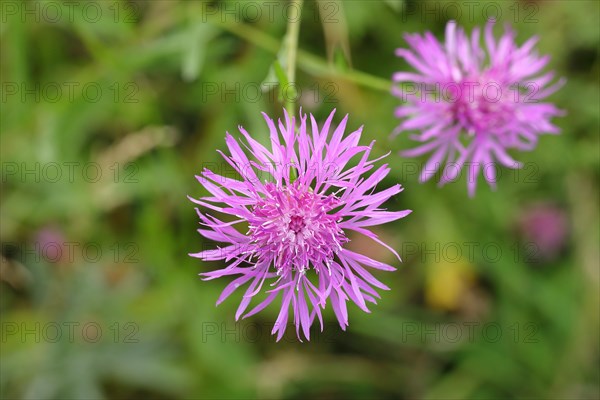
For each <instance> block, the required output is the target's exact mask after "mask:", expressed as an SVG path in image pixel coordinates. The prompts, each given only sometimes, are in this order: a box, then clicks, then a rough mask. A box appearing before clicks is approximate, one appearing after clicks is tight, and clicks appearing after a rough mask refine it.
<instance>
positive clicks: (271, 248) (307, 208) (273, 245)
mask: <svg viewBox="0 0 600 400" xmlns="http://www.w3.org/2000/svg"><path fill="white" fill-rule="evenodd" d="M265 188H266V189H267V193H266V195H265V197H263V198H261V199H260V200H258V201H257V203H256V204H255V206H254V207H253V209H252V211H251V212H252V217H251V218H249V232H248V233H249V235H250V237H251V242H252V245H253V246H254V251H255V252H256V254H257V256H258V257H259V260H260V261H265V260H268V261H270V262H273V264H274V266H275V268H276V269H277V273H278V274H287V273H289V272H291V271H294V270H297V271H300V272H302V273H303V272H304V271H305V270H306V269H307V268H309V267H311V266H312V267H313V268H315V269H316V270H317V271H319V270H321V269H322V268H328V267H329V265H330V263H331V261H332V260H333V258H334V256H335V254H336V253H337V252H338V251H339V250H340V249H341V246H342V245H343V244H344V243H346V242H348V239H347V238H346V236H345V234H344V232H343V231H342V229H341V228H340V227H339V226H338V222H339V221H340V217H339V216H338V215H337V214H336V213H335V212H334V209H335V208H336V207H337V206H338V205H339V203H340V200H339V199H338V198H337V197H335V196H333V195H329V196H326V195H321V194H316V193H313V192H312V190H310V189H309V188H304V187H302V186H301V185H300V184H299V183H298V182H295V183H294V184H292V185H290V186H287V187H284V188H281V187H277V186H276V185H275V184H273V183H268V184H266V185H265Z"/></svg>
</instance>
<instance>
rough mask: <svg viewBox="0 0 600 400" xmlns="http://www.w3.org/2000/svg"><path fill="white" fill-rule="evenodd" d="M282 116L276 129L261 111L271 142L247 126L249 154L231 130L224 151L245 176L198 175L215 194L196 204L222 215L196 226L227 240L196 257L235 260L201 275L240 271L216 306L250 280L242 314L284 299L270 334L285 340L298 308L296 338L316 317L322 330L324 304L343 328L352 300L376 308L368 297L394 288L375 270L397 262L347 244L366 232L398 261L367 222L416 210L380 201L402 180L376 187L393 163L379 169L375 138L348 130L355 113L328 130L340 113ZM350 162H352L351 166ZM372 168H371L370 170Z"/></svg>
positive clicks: (203, 217) (202, 217) (204, 219)
mask: <svg viewBox="0 0 600 400" xmlns="http://www.w3.org/2000/svg"><path fill="white" fill-rule="evenodd" d="M284 113H285V118H284V121H283V122H282V121H281V120H279V121H278V124H277V125H276V124H275V122H274V121H273V120H271V119H270V118H269V117H268V116H267V115H266V114H263V115H264V118H265V120H266V122H267V125H268V128H269V131H270V142H271V143H270V146H269V148H267V147H265V146H263V145H261V144H260V143H258V142H257V141H256V140H255V139H254V138H252V136H251V135H250V134H249V133H248V132H246V130H245V129H244V128H242V127H239V129H240V132H241V134H242V135H243V136H244V138H245V139H246V142H247V144H246V145H244V147H245V151H244V150H243V149H242V146H240V143H238V141H237V140H236V139H235V138H234V137H233V136H231V135H230V134H227V137H226V143H227V146H228V148H229V152H230V155H225V154H222V153H221V154H222V155H223V157H224V159H225V160H226V162H227V163H228V164H229V165H230V166H231V167H232V168H233V169H234V170H235V171H236V172H237V174H238V175H239V177H240V179H233V178H231V177H225V176H221V175H218V174H216V173H214V172H212V171H210V170H208V169H205V170H204V171H203V172H202V174H201V176H198V177H197V178H198V180H199V181H200V183H201V184H202V185H203V186H204V187H205V188H206V189H207V190H208V191H209V192H210V193H211V196H209V197H202V198H200V199H193V198H191V197H190V200H192V201H193V202H195V203H197V204H199V205H201V206H203V207H206V208H208V209H209V210H213V211H217V212H218V213H220V214H222V215H223V217H217V216H214V215H212V214H208V213H203V212H201V211H200V210H197V211H198V216H199V217H200V221H201V224H202V225H203V228H201V229H199V230H198V231H199V232H200V234H202V235H203V236H204V237H206V238H208V239H212V240H214V241H217V242H222V243H224V244H225V245H224V246H223V247H218V248H216V249H212V250H205V251H201V252H200V253H196V254H190V255H191V256H193V257H198V258H200V259H202V260H225V262H227V263H228V265H227V267H226V268H224V269H219V270H216V271H211V272H207V273H203V274H201V275H202V276H203V277H204V279H207V280H208V279H214V278H219V277H222V276H227V275H238V276H237V277H236V279H234V280H233V281H232V282H231V283H230V284H229V285H228V286H227V287H226V288H225V290H224V291H223V293H222V294H221V296H220V298H219V299H218V301H217V304H219V303H221V302H222V301H223V300H224V299H225V298H227V297H228V296H229V295H231V293H233V291H234V290H235V289H237V288H238V287H240V286H242V285H244V284H247V283H248V284H249V285H248V288H247V289H246V292H245V293H244V295H243V297H242V301H241V303H240V305H239V308H238V310H237V313H236V319H239V318H240V317H241V316H242V315H244V317H247V316H250V315H253V314H255V313H257V312H259V311H260V310H262V309H264V308H265V307H266V306H267V305H269V304H270V303H271V302H273V301H274V300H275V298H277V297H278V296H279V295H281V299H282V300H281V311H280V312H279V317H278V318H277V321H276V322H275V325H274V327H273V334H275V333H277V340H279V339H281V337H282V336H283V334H284V332H285V329H286V324H287V321H288V314H289V311H290V307H291V310H292V314H293V318H294V324H295V326H296V333H297V335H298V338H300V330H302V332H303V335H304V336H305V337H306V338H307V339H309V338H310V335H309V329H310V326H311V325H312V323H313V321H314V318H315V317H317V318H318V319H319V321H320V323H321V329H323V318H322V314H321V309H324V308H325V305H326V303H327V301H328V299H329V301H330V302H331V305H332V307H333V310H334V313H335V315H336V317H337V319H338V321H339V323H340V326H341V327H342V329H345V327H346V326H347V325H348V312H347V308H346V302H347V301H348V300H352V301H353V302H354V303H356V304H357V305H358V306H359V307H360V308H361V309H363V310H364V311H366V312H369V309H368V308H367V305H366V303H369V302H370V303H376V301H375V298H379V295H378V293H377V292H376V291H375V289H374V288H379V289H385V290H387V289H388V287H386V286H385V285H384V284H383V283H381V282H379V281H378V280H377V279H375V277H373V275H371V273H370V272H369V269H370V268H373V269H379V270H386V271H392V270H394V269H395V268H393V267H392V266H390V265H387V264H384V263H382V262H379V261H376V260H373V259H371V258H369V257H367V256H365V255H362V254H358V253H355V252H353V251H351V250H350V249H348V248H347V246H346V244H347V243H348V242H349V241H350V238H349V237H348V233H349V232H351V231H353V232H354V233H356V234H360V235H365V236H366V237H368V238H370V239H372V240H374V241H375V242H377V243H379V244H380V245H382V246H384V247H386V248H388V249H389V250H390V251H391V252H392V253H393V254H394V255H395V256H396V257H398V259H399V256H398V254H397V253H396V252H395V251H394V250H393V249H392V248H391V247H389V246H388V245H386V244H385V243H383V242H382V241H381V240H380V239H379V238H378V237H377V235H375V234H374V233H372V232H371V231H370V230H369V229H368V227H370V226H374V225H379V224H383V223H386V222H390V221H395V220H397V219H400V218H403V217H404V216H406V215H408V214H409V213H410V210H404V211H395V212H393V211H386V210H385V209H383V208H382V207H381V206H382V204H383V203H384V202H385V201H387V200H388V199H390V198H391V197H392V196H394V195H396V194H398V193H400V192H401V191H402V187H401V186H400V185H399V184H396V185H394V186H392V187H390V188H388V189H385V190H383V191H380V192H375V189H376V186H377V185H378V184H379V183H380V182H381V181H382V180H383V179H384V177H385V176H386V175H387V174H388V172H389V168H388V167H387V165H382V166H380V167H379V168H376V169H375V167H374V163H375V162H376V161H378V159H376V160H369V156H370V153H371V150H372V148H373V143H371V144H370V145H369V146H360V145H359V144H358V142H359V139H360V135H361V131H362V128H360V129H358V130H357V131H355V132H352V133H351V134H349V135H347V136H345V134H344V133H345V129H346V122H347V119H348V116H346V117H345V118H344V119H343V120H342V121H341V123H340V124H339V125H338V126H337V128H336V129H335V130H334V131H333V134H330V127H331V124H332V119H333V116H334V113H335V110H334V111H333V112H332V113H331V114H330V115H329V117H328V118H327V120H326V121H325V123H324V124H323V126H322V127H321V128H319V126H318V124H317V122H316V120H315V119H314V117H313V116H312V115H310V121H307V116H306V114H304V115H302V113H301V114H300V119H299V120H297V119H296V118H295V117H290V116H289V115H288V114H287V113H286V112H285V110H284ZM351 161H354V162H352V165H353V166H349V165H350V164H351ZM371 170H374V172H372V173H371V174H370V175H368V176H365V175H366V173H367V172H369V171H371ZM238 227H239V228H238ZM244 231H245V232H244ZM265 281H267V282H269V287H268V288H267V289H265V290H264V292H265V293H264V294H262V299H261V300H262V301H260V303H259V304H258V305H256V306H255V307H254V308H253V309H252V310H251V311H249V312H246V313H245V314H244V312H245V311H246V309H247V308H248V306H249V304H250V302H251V300H252V298H253V297H254V296H255V295H258V293H260V292H261V291H263V289H262V288H263V283H264V282H265Z"/></svg>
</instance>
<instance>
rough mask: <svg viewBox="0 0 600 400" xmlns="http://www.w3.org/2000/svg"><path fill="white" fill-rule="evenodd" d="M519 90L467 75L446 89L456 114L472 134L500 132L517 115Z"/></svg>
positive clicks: (491, 80)
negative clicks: (515, 109) (515, 106)
mask: <svg viewBox="0 0 600 400" xmlns="http://www.w3.org/2000/svg"><path fill="white" fill-rule="evenodd" d="M515 95H518V93H516V92H514V91H512V90H510V88H508V87H506V85H502V84H500V83H499V82H498V81H496V80H493V79H487V78H480V79H469V78H466V79H464V80H463V81H462V82H460V84H458V85H453V86H452V89H450V90H448V91H447V97H448V99H449V101H450V102H452V103H453V104H452V108H451V110H452V113H453V115H454V118H455V119H456V120H457V121H458V122H459V123H460V124H461V125H462V126H463V128H464V129H465V130H466V131H467V132H468V133H469V134H470V135H485V134H490V133H492V134H493V133H497V134H499V133H500V132H501V131H502V130H503V129H504V128H505V127H506V126H507V125H508V124H509V123H510V121H511V120H512V119H513V118H514V106H513V101H512V99H513V97H514V96H515Z"/></svg>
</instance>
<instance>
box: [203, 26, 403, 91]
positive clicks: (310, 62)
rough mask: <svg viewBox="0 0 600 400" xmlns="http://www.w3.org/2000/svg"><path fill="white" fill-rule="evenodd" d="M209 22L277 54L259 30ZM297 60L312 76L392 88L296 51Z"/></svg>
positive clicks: (272, 40) (272, 41)
mask: <svg viewBox="0 0 600 400" xmlns="http://www.w3.org/2000/svg"><path fill="white" fill-rule="evenodd" d="M209 21H211V22H212V23H214V24H215V25H217V26H219V27H220V28H222V29H224V30H226V31H228V32H231V33H233V34H234V35H237V36H239V37H240V38H242V39H245V40H247V41H248V42H250V43H252V44H254V45H255V46H257V47H260V48H263V49H265V50H267V51H269V52H271V53H274V54H277V52H278V51H279V47H280V43H279V42H278V41H277V39H275V38H273V37H272V36H270V35H268V34H266V33H264V32H263V31H261V30H260V29H256V28H253V27H252V26H250V25H247V24H240V23H230V22H221V21H220V20H218V19H215V18H212V19H209ZM297 59H298V67H299V68H301V69H302V70H303V71H305V72H306V73H309V74H311V75H314V76H320V77H336V78H341V79H345V80H347V81H349V82H353V83H356V84H358V85H361V86H365V87H369V88H371V89H374V90H379V91H382V92H386V93H389V92H390V89H391V87H392V82H391V81H389V80H387V79H383V78H379V77H377V76H373V75H370V74H367V73H366V72H361V71H356V70H353V71H346V72H343V71H338V70H335V69H334V68H332V67H331V66H330V65H329V64H328V63H327V62H325V61H323V60H322V59H320V58H319V57H317V56H315V55H314V54H310V53H308V52H306V51H303V50H297Z"/></svg>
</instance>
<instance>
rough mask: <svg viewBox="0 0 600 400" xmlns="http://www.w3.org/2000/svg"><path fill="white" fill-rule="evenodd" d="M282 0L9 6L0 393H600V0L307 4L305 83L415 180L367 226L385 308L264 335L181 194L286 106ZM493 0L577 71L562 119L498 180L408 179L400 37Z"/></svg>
mask: <svg viewBox="0 0 600 400" xmlns="http://www.w3.org/2000/svg"><path fill="white" fill-rule="evenodd" d="M286 4H287V3H286V2H283V1H276V2H262V1H259V2H254V1H249V2H236V1H221V2H201V1H162V0H158V1H146V2H141V1H140V2H125V1H98V2H81V3H80V2H62V1H52V0H48V1H24V2H21V1H3V2H2V5H1V8H2V13H1V14H2V15H1V19H2V21H1V25H0V34H1V38H0V44H1V59H2V60H1V63H2V64H1V70H0V71H1V74H2V77H1V83H2V92H1V96H2V99H1V104H0V105H1V107H2V109H1V123H0V127H1V144H2V148H1V152H0V155H1V158H2V160H1V161H2V183H1V188H2V194H1V202H2V206H1V210H0V216H1V221H2V225H1V229H0V234H1V237H2V255H3V258H2V267H1V275H0V277H1V282H0V285H1V293H0V312H1V315H0V319H1V323H2V341H1V343H0V344H1V359H0V360H1V371H0V372H1V374H0V386H1V389H0V394H1V396H2V397H3V398H31V399H41V398H48V399H67V398H77V399H82V398H119V399H123V398H127V399H134V398H147V399H159V398H289V399H294V398H306V397H307V396H314V397H317V398H334V397H339V398H411V399H413V398H423V399H450V398H477V399H498V398H523V397H530V398H571V399H593V398H598V397H599V396H600V390H599V386H598V385H599V379H600V375H599V368H598V365H599V361H600V356H599V354H600V352H599V343H598V333H599V317H598V315H599V293H600V292H599V268H598V267H599V266H598V260H599V253H598V243H599V239H600V237H599V231H598V178H599V172H598V171H599V170H598V167H599V165H598V161H599V153H598V151H599V143H598V137H599V113H598V109H599V107H598V105H599V89H598V88H599V83H600V82H599V57H598V46H599V39H600V33H599V20H600V14H599V3H598V2H596V1H534V2H520V1H519V2H516V1H515V2H512V1H502V2H489V1H480V2H471V5H467V4H465V3H461V2H432V1H426V2H416V1H410V2H409V1H407V2H403V1H366V0H360V1H356V0H351V1H343V2H341V1H339V2H338V1H336V2H333V1H332V2H327V1H320V2H319V3H317V2H315V1H312V0H306V1H305V8H304V13H303V14H304V15H303V19H302V24H301V30H300V45H299V47H300V50H301V51H300V53H299V57H298V76H297V81H298V92H299V94H300V95H301V97H300V100H299V102H300V104H301V105H302V106H303V107H304V110H305V111H309V112H313V113H314V114H315V115H317V116H319V117H321V118H322V117H323V116H325V115H327V114H329V112H330V111H331V109H332V108H337V109H338V114H337V115H336V119H337V120H340V119H341V118H342V117H343V115H344V114H346V113H349V114H350V122H349V124H350V126H349V127H350V128H357V127H358V126H360V125H364V134H363V141H364V142H365V143H368V142H370V141H371V140H372V139H376V140H377V145H376V151H375V153H376V154H375V155H376V156H380V155H383V154H385V153H386V152H388V151H391V155H390V156H389V157H388V158H387V162H389V163H390V165H391V167H392V173H391V174H390V176H389V177H388V178H387V179H386V181H385V182H384V184H385V185H391V184H392V183H394V182H400V183H402V184H403V185H404V187H405V188H406V190H405V191H404V192H403V193H402V194H401V195H399V196H397V198H396V199H395V200H394V201H392V202H390V204H389V205H388V206H389V208H392V209H395V208H398V209H400V208H409V209H413V210H414V212H413V214H412V215H411V216H410V217H408V218H406V219H404V220H401V221H400V222H398V223H397V224H390V225H388V226H385V227H381V228H378V229H377V232H378V233H379V234H380V235H381V236H382V237H384V238H385V240H387V241H389V242H390V243H391V244H392V245H393V246H394V247H395V248H397V249H398V250H399V252H400V253H401V254H402V256H403V259H404V263H403V264H402V265H399V271H398V272H395V273H389V274H379V277H380V278H381V279H382V280H383V281H384V282H385V283H386V284H387V285H389V286H390V287H391V288H392V290H391V291H390V292H386V293H384V294H383V298H382V300H381V301H380V304H378V305H377V306H376V307H374V308H373V312H372V313H371V314H364V313H363V312H361V311H360V310H358V309H357V308H356V307H351V308H350V327H349V329H348V331H347V332H341V331H340V329H339V327H337V325H336V323H335V320H334V318H333V316H332V314H331V313H329V314H327V315H328V320H327V323H326V330H325V332H323V333H318V332H317V331H316V330H315V332H314V338H313V340H312V341H311V342H309V343H297V341H296V340H295V338H294V330H293V329H290V330H288V334H289V335H288V334H286V338H285V339H284V340H283V341H282V342H280V343H275V342H274V339H273V338H272V337H271V336H270V334H269V333H270V327H271V325H272V323H273V321H274V320H275V318H276V315H277V314H276V313H277V310H276V307H270V308H268V309H267V310H265V311H264V312H262V313H261V314H259V315H257V316H255V317H252V318H251V319H249V320H244V321H242V322H240V323H235V321H234V317H233V316H234V313H235V309H236V307H237V304H236V299H235V297H236V296H235V295H234V296H233V298H232V299H230V300H228V301H226V302H225V303H224V304H222V305H221V306H219V307H218V308H216V307H215V306H214V303H215V301H216V299H217V297H218V295H219V293H220V291H221V290H222V289H223V287H224V286H225V284H226V282H225V281H212V282H202V281H200V280H199V278H198V277H197V273H199V272H201V271H207V270H210V269H214V268H219V267H220V265H219V264H217V263H202V262H200V261H199V260H197V259H194V258H190V257H189V256H188V255H187V254H188V253H192V252H198V251H199V250H202V249H206V248H209V247H211V246H213V245H214V244H212V243H208V242H207V241H206V240H204V239H202V238H201V237H200V236H199V235H198V234H197V233H196V231H195V230H196V229H197V226H198V225H197V223H198V222H197V216H196V213H195V211H194V207H193V205H192V204H191V203H190V202H189V201H188V200H187V198H186V195H188V194H189V195H191V196H200V195H203V194H205V193H204V192H203V189H202V188H201V186H200V185H199V184H198V183H197V182H196V180H195V178H194V175H195V174H197V173H199V172H200V171H201V169H202V168H203V167H206V166H209V167H214V166H217V168H219V167H220V166H222V163H221V159H220V156H219V155H218V153H217V151H216V150H217V149H221V150H223V149H224V147H225V145H224V134H225V131H229V132H231V133H232V134H234V135H235V134H237V125H240V124H241V125H243V126H244V127H245V128H246V129H247V130H248V131H249V132H251V133H252V134H253V135H254V136H255V137H257V138H258V139H259V140H262V141H264V140H265V139H266V137H267V136H266V135H267V130H266V126H265V124H264V122H263V121H262V117H261V115H260V111H265V112H267V113H269V114H270V115H271V116H278V115H281V103H280V102H279V101H278V99H277V94H276V93H277V92H276V90H275V89H272V90H271V91H266V92H262V93H261V92H257V90H256V88H257V87H259V86H260V85H261V84H264V83H265V78H266V77H267V75H268V73H269V69H270V67H271V65H272V64H273V62H274V61H275V59H276V58H277V53H278V51H279V44H280V42H281V39H282V37H283V35H284V34H285V29H286V14H285V12H284V11H285V10H286ZM318 4H320V5H321V7H322V14H321V17H322V18H319V13H318ZM469 7H470V8H469ZM256 10H258V12H260V17H258V14H257V12H256ZM269 10H271V12H270V11H269ZM469 10H471V11H472V12H469ZM497 10H500V12H501V13H502V17H501V18H500V19H501V21H502V22H505V23H509V24H511V25H513V26H514V27H515V29H516V30H517V32H518V36H517V40H518V41H519V43H523V42H524V41H525V40H526V39H527V38H528V37H530V36H531V35H534V34H537V35H539V36H540V43H539V46H538V47H539V50H540V52H541V53H545V54H550V55H551V56H552V61H551V63H550V67H551V68H552V69H555V70H556V71H557V73H558V75H559V76H565V77H566V78H567V80H568V82H567V85H566V86H565V87H564V88H563V89H561V90H560V91H559V92H558V93H556V94H555V95H553V96H552V101H554V102H556V104H558V106H559V107H560V108H562V109H565V110H566V116H565V117H564V118H561V119H559V120H557V121H556V122H557V123H558V125H559V126H560V127H561V129H562V134H561V135H559V136H545V137H542V139H541V140H540V143H539V146H538V147H537V149H536V150H535V151H533V152H530V153H522V154H514V156H515V157H516V158H517V159H518V160H520V161H523V162H524V163H526V166H529V170H527V169H526V170H522V171H520V172H514V171H506V170H504V171H502V177H501V178H500V180H499V182H498V190H497V191H496V192H493V191H491V189H489V188H488V187H487V186H485V185H482V184H480V187H479V189H478V193H477V195H476V197H475V198H474V199H469V198H468V197H467V194H466V184H465V182H464V179H462V180H460V181H459V182H457V183H454V184H450V185H447V186H446V187H443V188H438V187H436V185H435V183H433V182H429V183H426V184H423V185H420V184H418V183H417V177H418V175H417V172H416V169H415V162H416V161H418V160H403V159H401V158H400V157H398V156H397V152H398V150H400V149H403V148H406V147H407V146H408V145H409V141H408V139H407V138H406V137H404V136H400V137H399V138H397V139H393V140H392V139H390V133H391V132H392V130H393V129H394V128H395V127H396V125H397V124H398V121H397V120H395V118H394V117H393V111H394V108H395V107H396V106H397V105H398V100H397V99H396V98H393V97H392V96H391V95H389V93H388V92H387V90H388V86H389V84H390V77H391V75H392V73H393V72H395V71H398V70H401V69H407V68H408V66H407V65H406V64H405V63H404V62H403V61H402V60H400V59H398V58H396V57H395V56H394V49H395V48H397V47H403V46H405V45H406V44H405V42H404V39H403V38H402V35H403V33H404V32H424V31H426V30H430V31H432V32H433V33H434V34H435V35H437V36H438V37H441V35H442V34H443V28H444V25H445V23H446V21H447V20H448V19H449V18H457V17H458V16H460V18H457V19H458V21H459V23H460V24H461V25H463V26H465V27H466V28H467V29H468V30H470V29H471V28H472V27H473V26H475V25H482V24H484V23H485V17H486V12H487V15H495V14H494V13H495V12H496V11H497ZM484 11H485V12H484ZM457 12H458V13H460V14H457ZM321 19H324V20H325V23H323V24H322V23H321ZM497 32H498V31H497ZM325 38H327V40H326V39H325ZM362 73H364V74H362ZM268 82H270V81H269V80H267V83H268ZM215 88H216V89H215ZM421 161H422V160H421ZM56 171H58V173H59V176H58V177H57V175H56ZM540 205H543V206H544V207H551V208H553V209H555V210H558V212H560V213H562V215H564V216H565V217H566V221H567V224H566V228H564V230H565V233H564V235H565V238H564V240H563V241H562V242H561V243H560V244H559V245H557V248H555V249H553V250H555V251H547V252H548V254H545V253H544V251H542V249H541V248H540V247H539V246H537V245H536V243H537V242H536V236H535V235H534V236H527V235H525V234H524V233H523V231H524V229H525V228H523V222H522V221H523V216H524V215H525V216H526V215H528V213H531V212H532V211H531V210H533V209H536V207H540ZM525 230H526V229H525ZM66 243H71V245H68V246H67V245H65V244H66ZM466 244H469V245H466ZM57 245H60V246H61V247H60V248H58V250H57ZM354 246H356V247H357V248H360V249H361V250H363V251H365V252H369V253H370V254H372V255H373V256H376V257H379V258H384V259H385V258H386V257H390V256H389V255H388V254H386V253H385V252H382V253H379V250H375V249H373V248H371V246H370V244H368V243H362V242H360V241H358V240H357V241H355V243H354ZM449 246H450V247H449ZM452 246H453V247H452ZM469 246H471V247H469ZM531 246H534V247H531ZM451 247H452V248H451ZM469 248H472V249H475V250H473V251H472V252H470V251H469ZM69 249H71V251H69ZM456 249H458V251H459V252H460V253H459V256H457V255H456V251H457V250H456ZM484 249H486V250H485V251H484ZM497 249H500V255H499V256H496V255H495V254H496V253H493V251H497ZM57 251H58V252H59V254H58V255H57V253H56V252H57ZM488 251H489V252H488ZM59 256H60V257H59ZM388 260H389V261H390V262H393V260H392V259H390V258H388Z"/></svg>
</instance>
